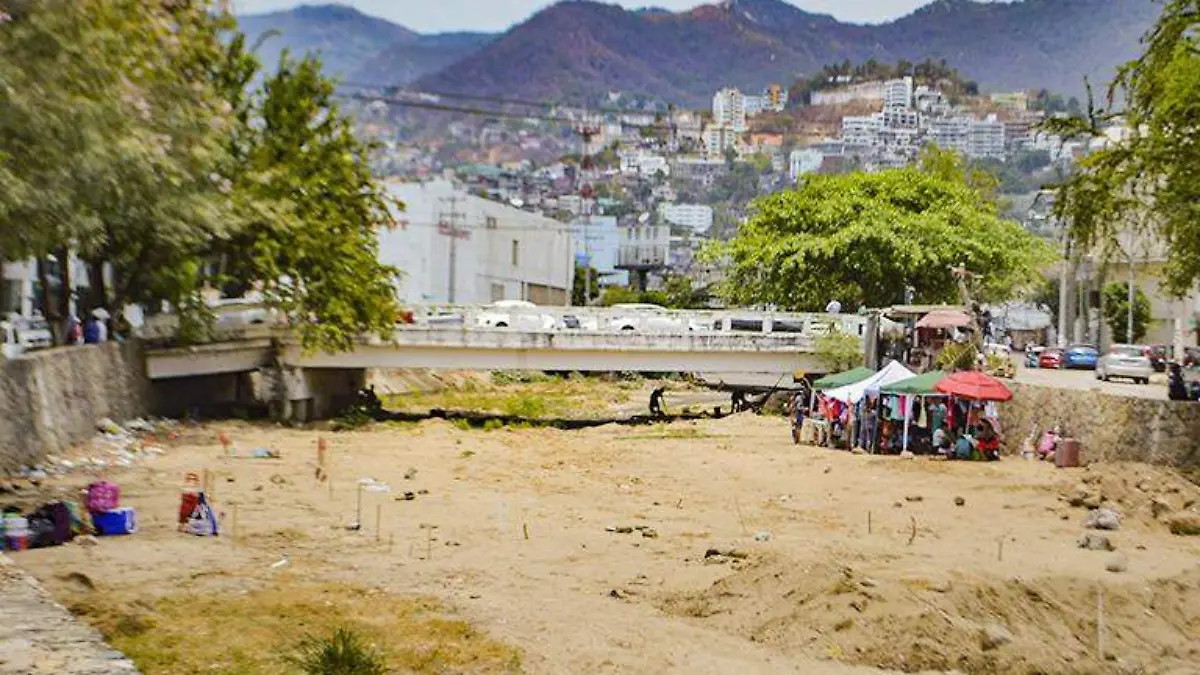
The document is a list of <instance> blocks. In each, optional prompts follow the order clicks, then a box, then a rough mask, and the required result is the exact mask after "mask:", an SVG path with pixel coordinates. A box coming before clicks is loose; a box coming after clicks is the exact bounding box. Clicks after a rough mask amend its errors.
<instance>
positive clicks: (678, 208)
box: [658, 204, 713, 233]
mask: <svg viewBox="0 0 1200 675" xmlns="http://www.w3.org/2000/svg"><path fill="white" fill-rule="evenodd" d="M658 216H659V218H660V219H661V220H664V221H666V222H668V223H671V224H674V225H678V226H680V227H686V228H689V229H691V230H692V231H693V232H697V233H700V232H707V231H708V230H709V229H710V228H711V227H712V224H713V209H712V207H711V206H707V205H705V204H659V205H658Z"/></svg>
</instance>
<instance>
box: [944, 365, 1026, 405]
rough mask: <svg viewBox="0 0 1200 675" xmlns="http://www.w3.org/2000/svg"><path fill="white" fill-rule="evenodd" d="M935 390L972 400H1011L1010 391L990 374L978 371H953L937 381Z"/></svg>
mask: <svg viewBox="0 0 1200 675" xmlns="http://www.w3.org/2000/svg"><path fill="white" fill-rule="evenodd" d="M937 390H938V391H939V392H941V393H943V394H952V395H954V396H958V397H959V398H967V399H971V400H972V401H1011V400H1012V397H1013V395H1012V391H1010V390H1009V388H1008V387H1006V386H1004V383H1003V382H1001V381H1000V380H997V379H996V378H994V377H992V376H991V375H987V374H985V373H980V372H975V371H972V372H967V373H954V374H952V375H947V376H946V377H945V378H944V379H942V381H941V382H938V383H937Z"/></svg>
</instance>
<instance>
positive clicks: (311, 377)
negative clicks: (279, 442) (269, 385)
mask: <svg viewBox="0 0 1200 675" xmlns="http://www.w3.org/2000/svg"><path fill="white" fill-rule="evenodd" d="M275 375H276V378H277V379H276V387H275V395H274V400H273V401H272V404H271V412H272V416H273V417H274V418H275V419H277V420H279V421H281V422H301V423H303V422H311V421H313V420H319V419H327V418H329V417H332V416H334V415H337V414H338V413H339V412H341V411H342V410H344V409H345V408H346V407H347V406H349V405H351V404H353V403H354V401H355V397H356V396H357V394H358V392H359V391H360V390H362V388H363V387H364V386H365V385H366V380H367V371H366V370H365V369H362V368H321V369H313V368H294V367H289V366H283V367H281V368H279V369H278V370H277V371H276V373H275Z"/></svg>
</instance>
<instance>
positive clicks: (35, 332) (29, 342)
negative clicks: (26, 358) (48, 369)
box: [0, 317, 54, 359]
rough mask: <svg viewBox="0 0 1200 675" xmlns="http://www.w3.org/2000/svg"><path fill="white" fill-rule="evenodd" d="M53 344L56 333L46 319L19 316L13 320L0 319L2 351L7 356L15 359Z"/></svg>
mask: <svg viewBox="0 0 1200 675" xmlns="http://www.w3.org/2000/svg"><path fill="white" fill-rule="evenodd" d="M53 345H54V335H53V334H52V333H51V332H50V324H48V323H46V320H45V319H42V318H40V317H38V318H33V319H23V318H19V317H18V318H14V319H13V320H11V321H0V351H2V352H3V354H4V357H5V358H9V359H15V358H16V357H18V356H20V355H22V354H24V353H25V352H30V351H33V350H35V349H47V348H49V347H52V346H53Z"/></svg>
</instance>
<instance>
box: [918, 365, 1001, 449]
mask: <svg viewBox="0 0 1200 675" xmlns="http://www.w3.org/2000/svg"><path fill="white" fill-rule="evenodd" d="M935 388H936V389H937V390H938V391H939V392H941V393H943V394H947V395H949V396H950V397H951V400H952V401H955V402H956V404H957V405H962V404H963V403H965V404H966V406H965V409H964V412H965V419H963V420H960V426H961V427H962V429H963V432H964V434H965V435H966V436H967V438H968V441H969V442H970V444H971V445H972V446H973V447H974V448H976V449H978V450H979V452H980V453H981V454H982V455H983V456H984V457H985V458H987V459H998V458H999V450H1000V434H1001V429H1000V423H999V421H998V419H997V411H996V404H998V403H1003V402H1006V401H1011V400H1012V397H1013V394H1012V391H1011V390H1010V389H1009V388H1008V387H1006V386H1005V385H1004V383H1003V382H1001V381H1000V380H998V379H996V378H994V377H992V376H990V375H988V374H986V373H980V372H976V371H970V372H960V373H953V374H951V375H948V376H946V377H945V378H943V379H942V380H941V381H939V382H938V383H937V385H936V387H935Z"/></svg>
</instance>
